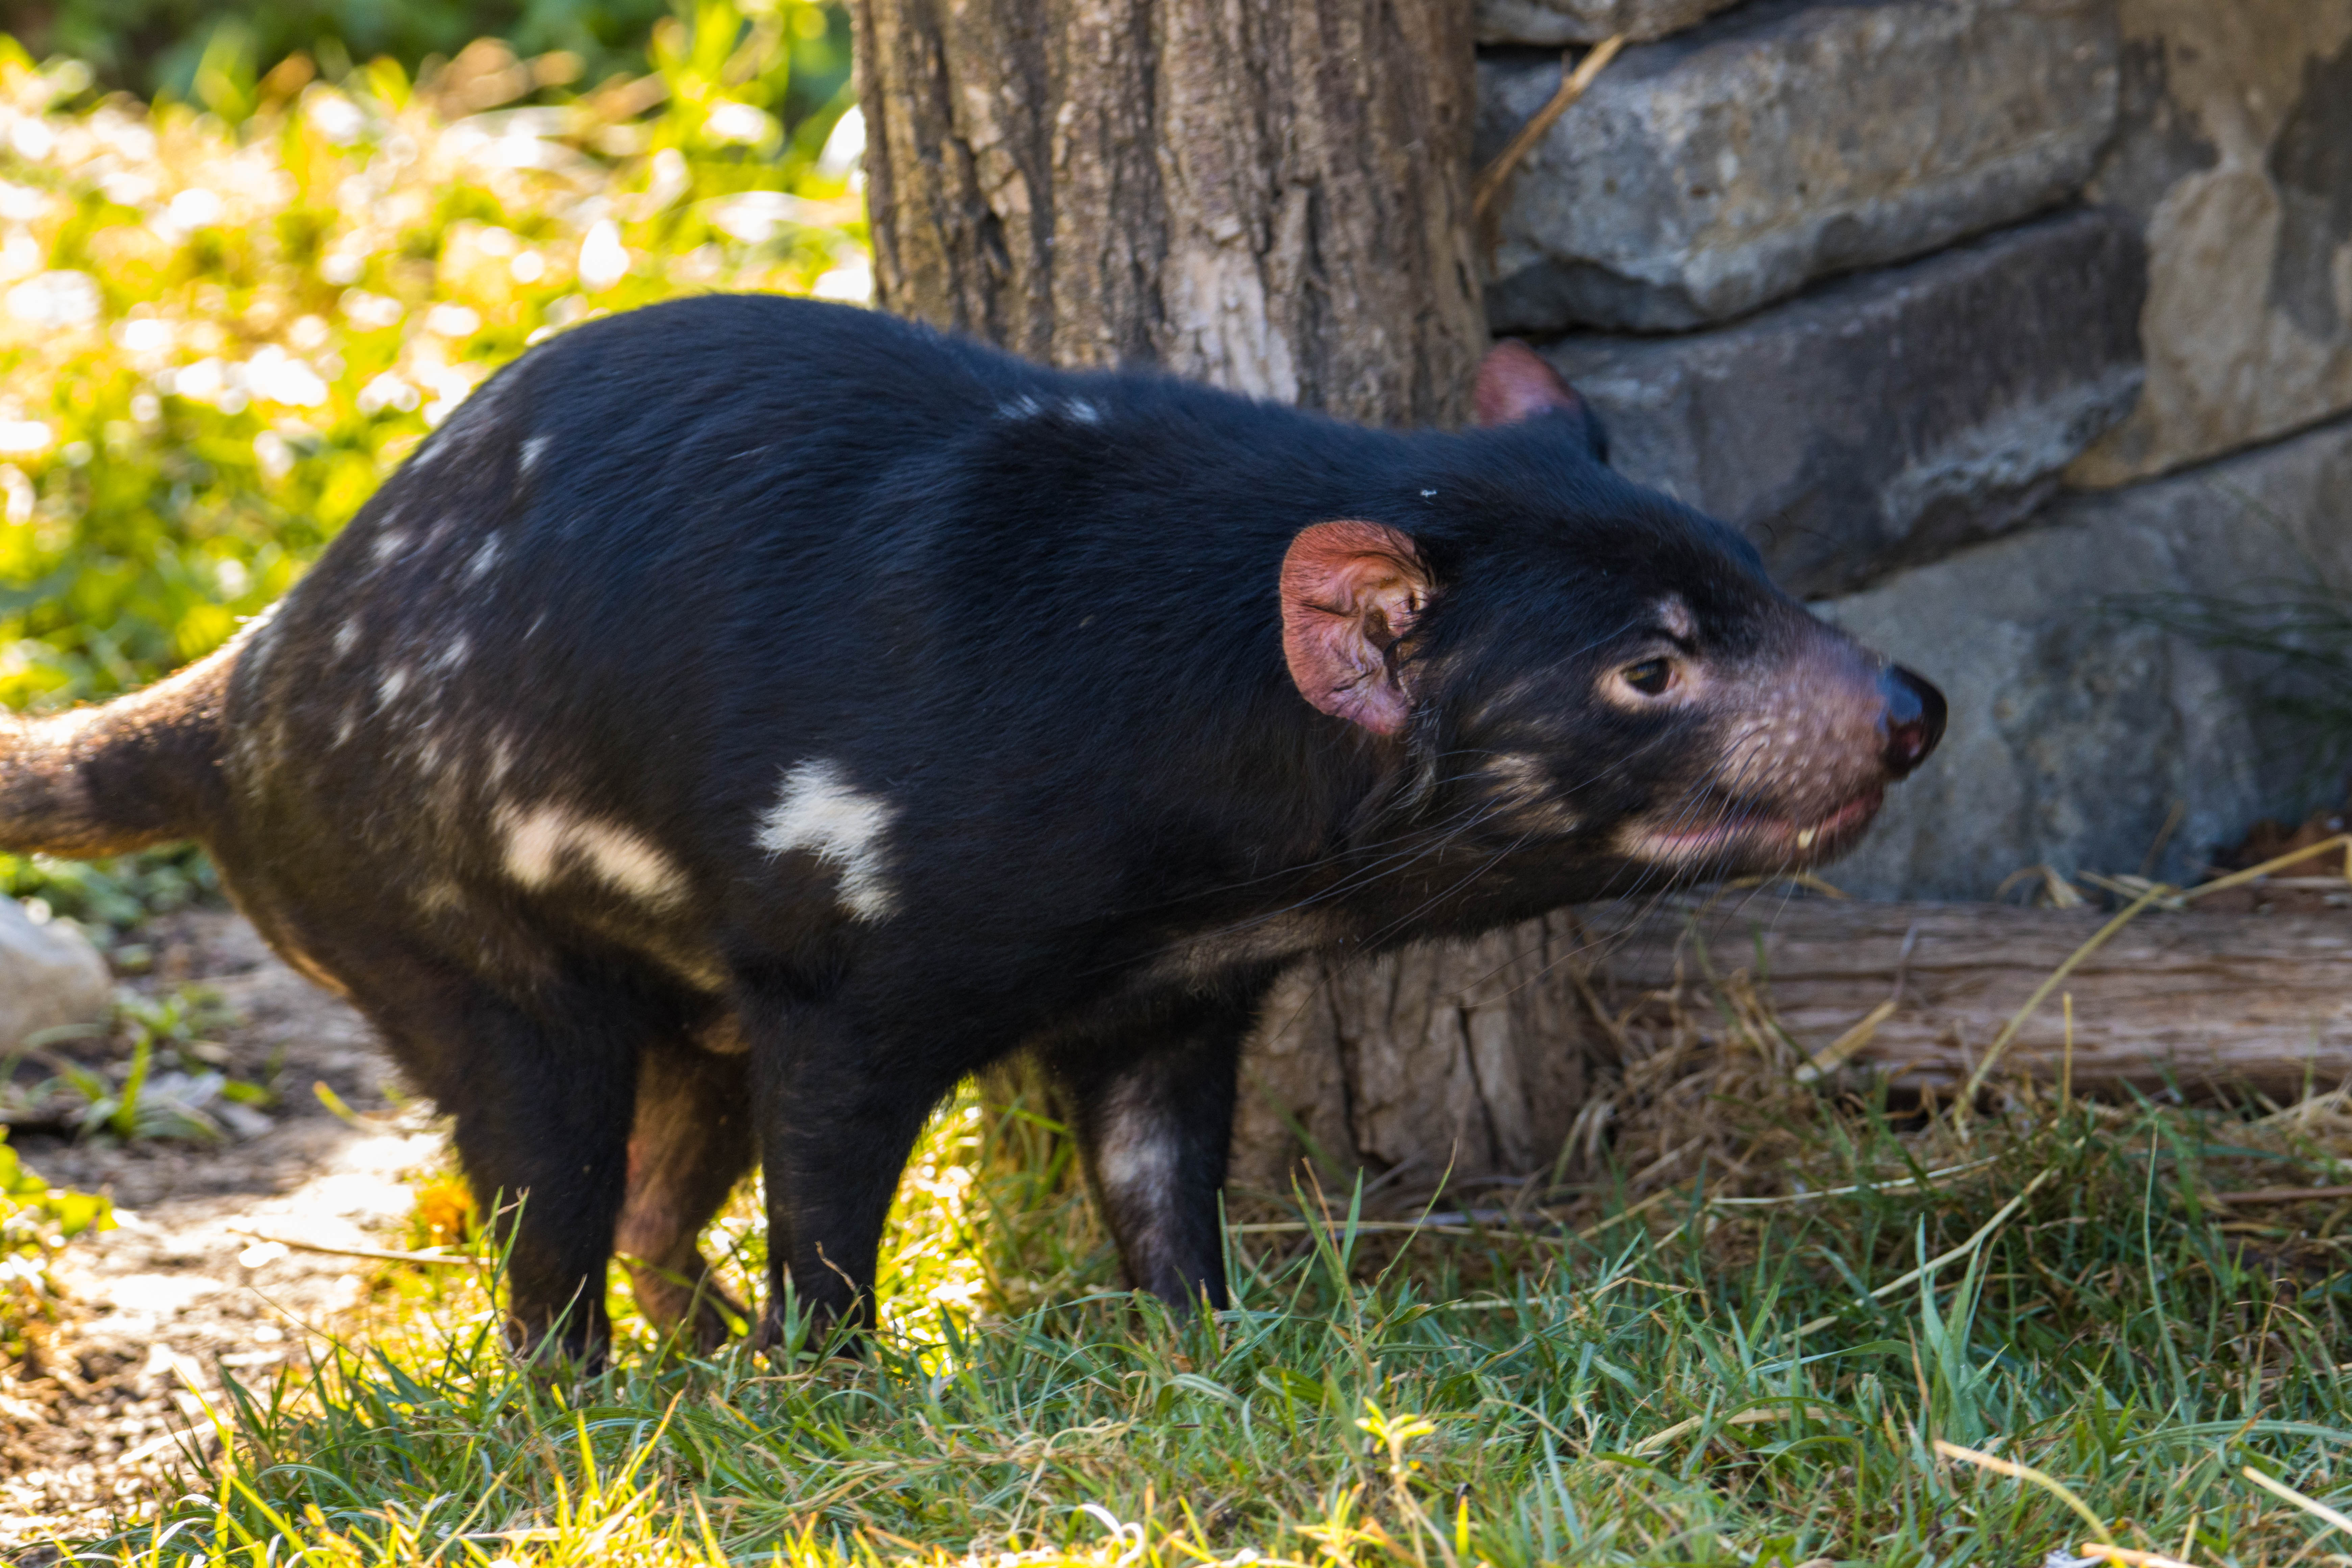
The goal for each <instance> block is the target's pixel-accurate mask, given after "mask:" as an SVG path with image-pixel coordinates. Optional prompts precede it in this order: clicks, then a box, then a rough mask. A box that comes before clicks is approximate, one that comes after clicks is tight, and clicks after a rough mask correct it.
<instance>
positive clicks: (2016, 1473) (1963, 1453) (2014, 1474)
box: [1936, 1437, 2116, 1547]
mask: <svg viewBox="0 0 2352 1568" xmlns="http://www.w3.org/2000/svg"><path fill="white" fill-rule="evenodd" d="M1936 1452H1937V1453H1938V1454H1941V1455H1943V1456H1944V1458H1948V1459H1958V1460H1960V1461H1961V1462H1962V1463H1964V1464H1970V1465H1981V1466H1983V1467H1984V1468H1986V1469H1988V1470H1990V1471H1992V1472H1993V1474H1995V1475H1998V1476H2007V1477H2008V1478H2009V1479H2011V1480H2013V1481H2030V1482H2031V1483H2032V1484H2033V1485H2035V1486H2037V1487H2040V1488H2041V1489H2042V1490H2043V1491H2046V1492H2048V1493H2049V1494H2050V1495H2051V1496H2052V1497H2054V1498H2056V1499H2057V1500H2059V1501H2060V1502H2063V1503H2064V1504H2065V1505H2066V1506H2067V1507H2068V1508H2071V1509H2073V1510H2074V1512H2075V1513H2076V1514H2077V1515H2078V1516H2079V1517H2080V1518H2081V1519H2082V1521H2083V1522H2084V1523H2085V1524H2087V1525H2089V1526H2090V1527H2091V1533H2092V1534H2094V1535H2095V1536H2097V1537H2098V1538H2099V1540H2098V1544H2099V1545H2101V1546H2107V1547H2112V1546H2114V1545H2115V1543H2116V1538H2115V1533H2114V1532H2113V1531H2110V1530H2108V1529H2107V1526H2106V1521H2104V1520H2102V1519H2101V1518H2100V1517H2099V1516H2098V1515H2097V1514H2095V1513H2093V1512H2092V1511H2091V1505H2090V1504H2089V1503H2086V1502H2084V1500H2082V1499H2081V1498H2079V1497H2076V1496H2075V1495H2074V1489H2073V1488H2071V1487H2069V1486H2067V1485H2066V1484H2065V1483H2064V1482H2063V1481H2061V1480H2059V1479H2057V1478H2056V1477H2054V1476H2052V1475H2049V1474H2047V1473H2045V1472H2044V1471H2042V1470H2037V1469H2035V1468H2033V1467H2032V1465H2021V1464H2019V1463H2018V1462H2017V1461H2016V1460H2014V1459H2004V1458H2000V1456H1999V1455H1996V1454H1987V1453H1982V1452H1979V1450H1977V1449H1975V1448H1963V1447H1960V1446H1959V1445H1958V1443H1947V1442H1945V1441H1944V1440H1943V1439H1942V1438H1941V1437H1938V1438H1937V1439H1936ZM2084 1544H2085V1545H2088V1544H2090V1543H2089V1542H2084Z"/></svg>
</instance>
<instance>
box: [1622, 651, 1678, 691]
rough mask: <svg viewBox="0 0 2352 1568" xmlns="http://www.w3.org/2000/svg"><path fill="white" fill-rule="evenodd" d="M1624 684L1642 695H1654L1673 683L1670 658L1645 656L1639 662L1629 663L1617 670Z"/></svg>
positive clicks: (1673, 672)
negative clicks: (1623, 679)
mask: <svg viewBox="0 0 2352 1568" xmlns="http://www.w3.org/2000/svg"><path fill="white" fill-rule="evenodd" d="M1618 673H1619V674H1620V675H1622V676H1623V677H1624V678H1625V684H1626V685H1628V686H1630V687H1632V688H1633V689H1634V690H1636V691H1638V692H1640V693H1641V694H1642V695H1643V696H1644V697H1656V696H1658V695H1660V694H1661V693H1663V692H1664V690H1665V689H1666V688H1667V687H1669V686H1672V685H1673V684H1674V683H1675V667H1674V662H1673V661H1672V660H1671V659H1664V658H1645V659H1643V661H1642V662H1641V663H1639V664H1629V665H1627V666H1626V667H1625V668H1623V669H1622V670H1620V671H1618Z"/></svg>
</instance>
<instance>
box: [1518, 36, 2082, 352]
mask: <svg viewBox="0 0 2352 1568" xmlns="http://www.w3.org/2000/svg"><path fill="white" fill-rule="evenodd" d="M2116 48H2117V44H2116V20H2115V0H1876V3H1871V4H1864V3H1858V0H1825V3H1823V4H1818V5H1796V4H1794V3H1793V0H1763V3H1762V4H1759V5H1748V6H1742V7H1741V8H1739V9H1738V10H1736V11H1733V12H1730V13H1728V14H1727V15H1725V16H1718V17H1717V18H1715V19H1714V20H1713V21H1711V22H1708V23H1706V25H1704V26H1700V27H1697V28H1695V29H1693V30H1692V31H1690V32H1687V33H1683V34H1680V35H1678V36H1676V37H1672V38H1669V39H1666V40H1665V41H1664V42H1662V43H1655V44H1647V45H1643V46H1642V47H1639V48H1629V49H1627V50H1626V51H1625V52H1624V53H1623V54H1622V55H1621V56H1619V57H1618V58H1617V59H1615V60H1614V61H1612V63H1611V64H1610V66H1609V68H1607V69H1606V70H1604V71H1602V72H1601V76H1600V78H1599V79H1598V80H1597V81H1595V82H1594V84H1593V86H1592V89H1591V91H1589V92H1587V93H1586V94H1585V96H1584V97H1583V99H1582V100H1580V101H1579V102H1578V103H1576V104H1575V105H1574V106H1573V107H1572V108H1570V110H1568V112H1567V113H1565V114H1563V115H1561V116H1560V118H1559V122H1558V123H1557V124H1555V125H1554V126H1553V127H1552V129H1551V130H1550V131H1549V132H1548V133H1546V135H1545V136H1544V138H1543V140H1542V141H1541V142H1538V144H1537V145H1536V146H1535V147H1534V148H1533V149H1532V150H1530V152H1529V153H1528V156H1527V160H1526V162H1525V163H1522V164H1521V165H1520V167H1519V170H1518V172H1517V177H1516V178H1515V179H1514V180H1513V182H1512V184H1511V189H1510V195H1509V198H1508V199H1507V202H1506V203H1505V204H1504V206H1503V208H1502V211H1501V212H1500V214H1499V216H1498V219H1497V223H1498V228H1497V234H1496V238H1497V246H1496V253H1495V281H1494V282H1493V283H1492V284H1491V285H1490V286H1489V288H1488V290H1487V310H1488V314H1489V316H1490V318H1491V319H1492V321H1493V323H1494V325H1495V326H1496V329H1497V330H1498V331H1549V330H1552V329H1556V328H1560V327H1567V326H1572V325H1576V324H1579V323H1582V324H1587V325H1591V326H1598V327H1607V328H1611V329H1613V330H1620V331H1682V330H1685V329H1687V328H1690V327H1695V326H1699V325H1703V324H1705V323H1706V322H1709V321H1723V320H1726V319H1728V318H1730V317H1732V316H1737V315H1739V314H1741V313H1742V312H1744V311H1748V310H1754V309H1755V308H1757V307H1758V306H1759V305H1762V304H1764V303H1766V302H1768V301H1769V300H1775V299H1778V298H1780V296H1782V295H1784V294H1790V293H1793V292H1794V291H1796V289H1799V288H1801V287H1802V286H1803V285H1804V284H1805V283H1806V282H1807V281H1809V280H1810V279H1815V278H1820V277H1824V276H1826V275H1828V274H1831V273H1834V272H1842V271H1846V270H1849V269H1852V268H1860V267H1873V266H1877V265H1880V264H1882V263H1885V262H1889V261H1898V260H1902V259H1904V258H1907V257H1913V256H1919V255H1924V254H1925V253H1926V252H1927V251H1930V250H1933V249H1935V248H1937V247H1939V246H1942V245H1946V244H1948V243H1950V242H1951V241H1952V240H1955V239H1958V238H1959V237H1963V236H1965V235H1969V234H1973V233H1976V232H1978V231H1979V230H1981V229H1987V228H1991V227H1994V226H1998V225H2000V224H2005V223H2011V222H2014V221H2016V220H2017V219H2019V218H2021V217H2024V216H2028V215H2030V214H2032V213H2034V212H2037V211H2040V210H2041V209H2042V208H2045V207H2049V206H2053V205H2057V204H2058V203H2060V202H2063V201H2064V200H2066V199H2067V198H2068V197H2069V196H2071V195H2073V194H2074V192H2075V191H2077V190H2078V189H2079V188H2080V187H2081V186H2082V184H2083V182H2084V180H2085V179H2086V178H2087V177H2088V176H2089V174H2090V173H2091V169H2092V165H2093V163H2094V161H2095V159H2096V158H2097V156H2098V153H2099V149H2100V147H2101V145H2102V144H2103V143H2104V142H2105V141H2106V139H2107V135H2108V132H2110V131H2111V130H2112V129H2113V128H2114V124H2115V112H2116V109H2115V106H2116ZM1559 71H1560V67H1559V61H1557V60H1553V59H1546V58H1534V59H1528V58H1524V57H1522V58H1490V59H1486V60H1484V61H1482V62H1481V63H1480V67H1479V72H1480V78H1479V118H1480V128H1479V134H1480V144H1481V155H1482V157H1483V156H1491V155H1492V153H1494V152H1496V151H1499V150H1500V148H1501V146H1502V145H1503V143H1504V142H1506V141H1507V139H1508V138H1509V136H1510V134H1511V133H1512V132H1513V131H1515V130H1516V129H1517V127H1518V126H1519V125H1521V124H1523V123H1524V122H1525V121H1527V119H1528V117H1529V116H1530V115H1532V114H1534V113H1535V112H1536V110H1538V109H1539V108H1541V107H1542V105H1543V104H1544V102H1545V101H1546V100H1548V99H1549V98H1550V97H1551V95H1552V92H1553V91H1554V89H1556V88H1557V87H1558V85H1559Z"/></svg>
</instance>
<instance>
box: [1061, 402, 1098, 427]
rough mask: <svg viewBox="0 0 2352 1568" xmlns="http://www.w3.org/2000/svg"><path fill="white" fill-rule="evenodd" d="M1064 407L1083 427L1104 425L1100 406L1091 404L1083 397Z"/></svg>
mask: <svg viewBox="0 0 2352 1568" xmlns="http://www.w3.org/2000/svg"><path fill="white" fill-rule="evenodd" d="M1062 406H1063V407H1064V408H1066V409H1067V410H1068V411H1069V416H1070V417H1071V418H1073V419H1075V420H1076V421H1077V422H1078V423H1079V424H1081V425H1099V424H1101V423H1102V417H1103V411H1102V407H1101V405H1099V404H1095V403H1089V402H1088V401H1087V400H1086V399H1085V398H1083V397H1073V398H1071V399H1070V400H1069V401H1068V402H1067V403H1065V404H1064V405H1062Z"/></svg>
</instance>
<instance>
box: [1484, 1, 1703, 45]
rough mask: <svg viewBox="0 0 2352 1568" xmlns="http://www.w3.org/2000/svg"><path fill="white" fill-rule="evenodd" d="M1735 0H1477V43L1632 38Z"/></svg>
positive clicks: (1674, 27) (1653, 34)
mask: <svg viewBox="0 0 2352 1568" xmlns="http://www.w3.org/2000/svg"><path fill="white" fill-rule="evenodd" d="M1738 4H1739V0H1478V41H1479V42H1480V43H1482V44H1551V45H1554V46H1557V45H1560V44H1597V43H1599V42H1601V39H1603V38H1606V37H1611V36H1612V34H1617V33H1622V34H1624V35H1625V37H1627V38H1628V39H1630V40H1632V41H1633V42H1634V43H1646V42H1647V41H1649V40H1650V39H1652V38H1663V37H1665V36H1666V35H1667V34H1668V33H1679V32H1681V31H1682V30H1683V29H1684V28H1685V27H1688V26H1695V25H1696V24H1697V23H1700V22H1704V21H1706V19H1707V17H1709V16H1713V15H1714V14H1715V13H1716V12H1717V11H1723V10H1727V9H1729V8H1730V7H1731V6H1734V5H1738Z"/></svg>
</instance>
